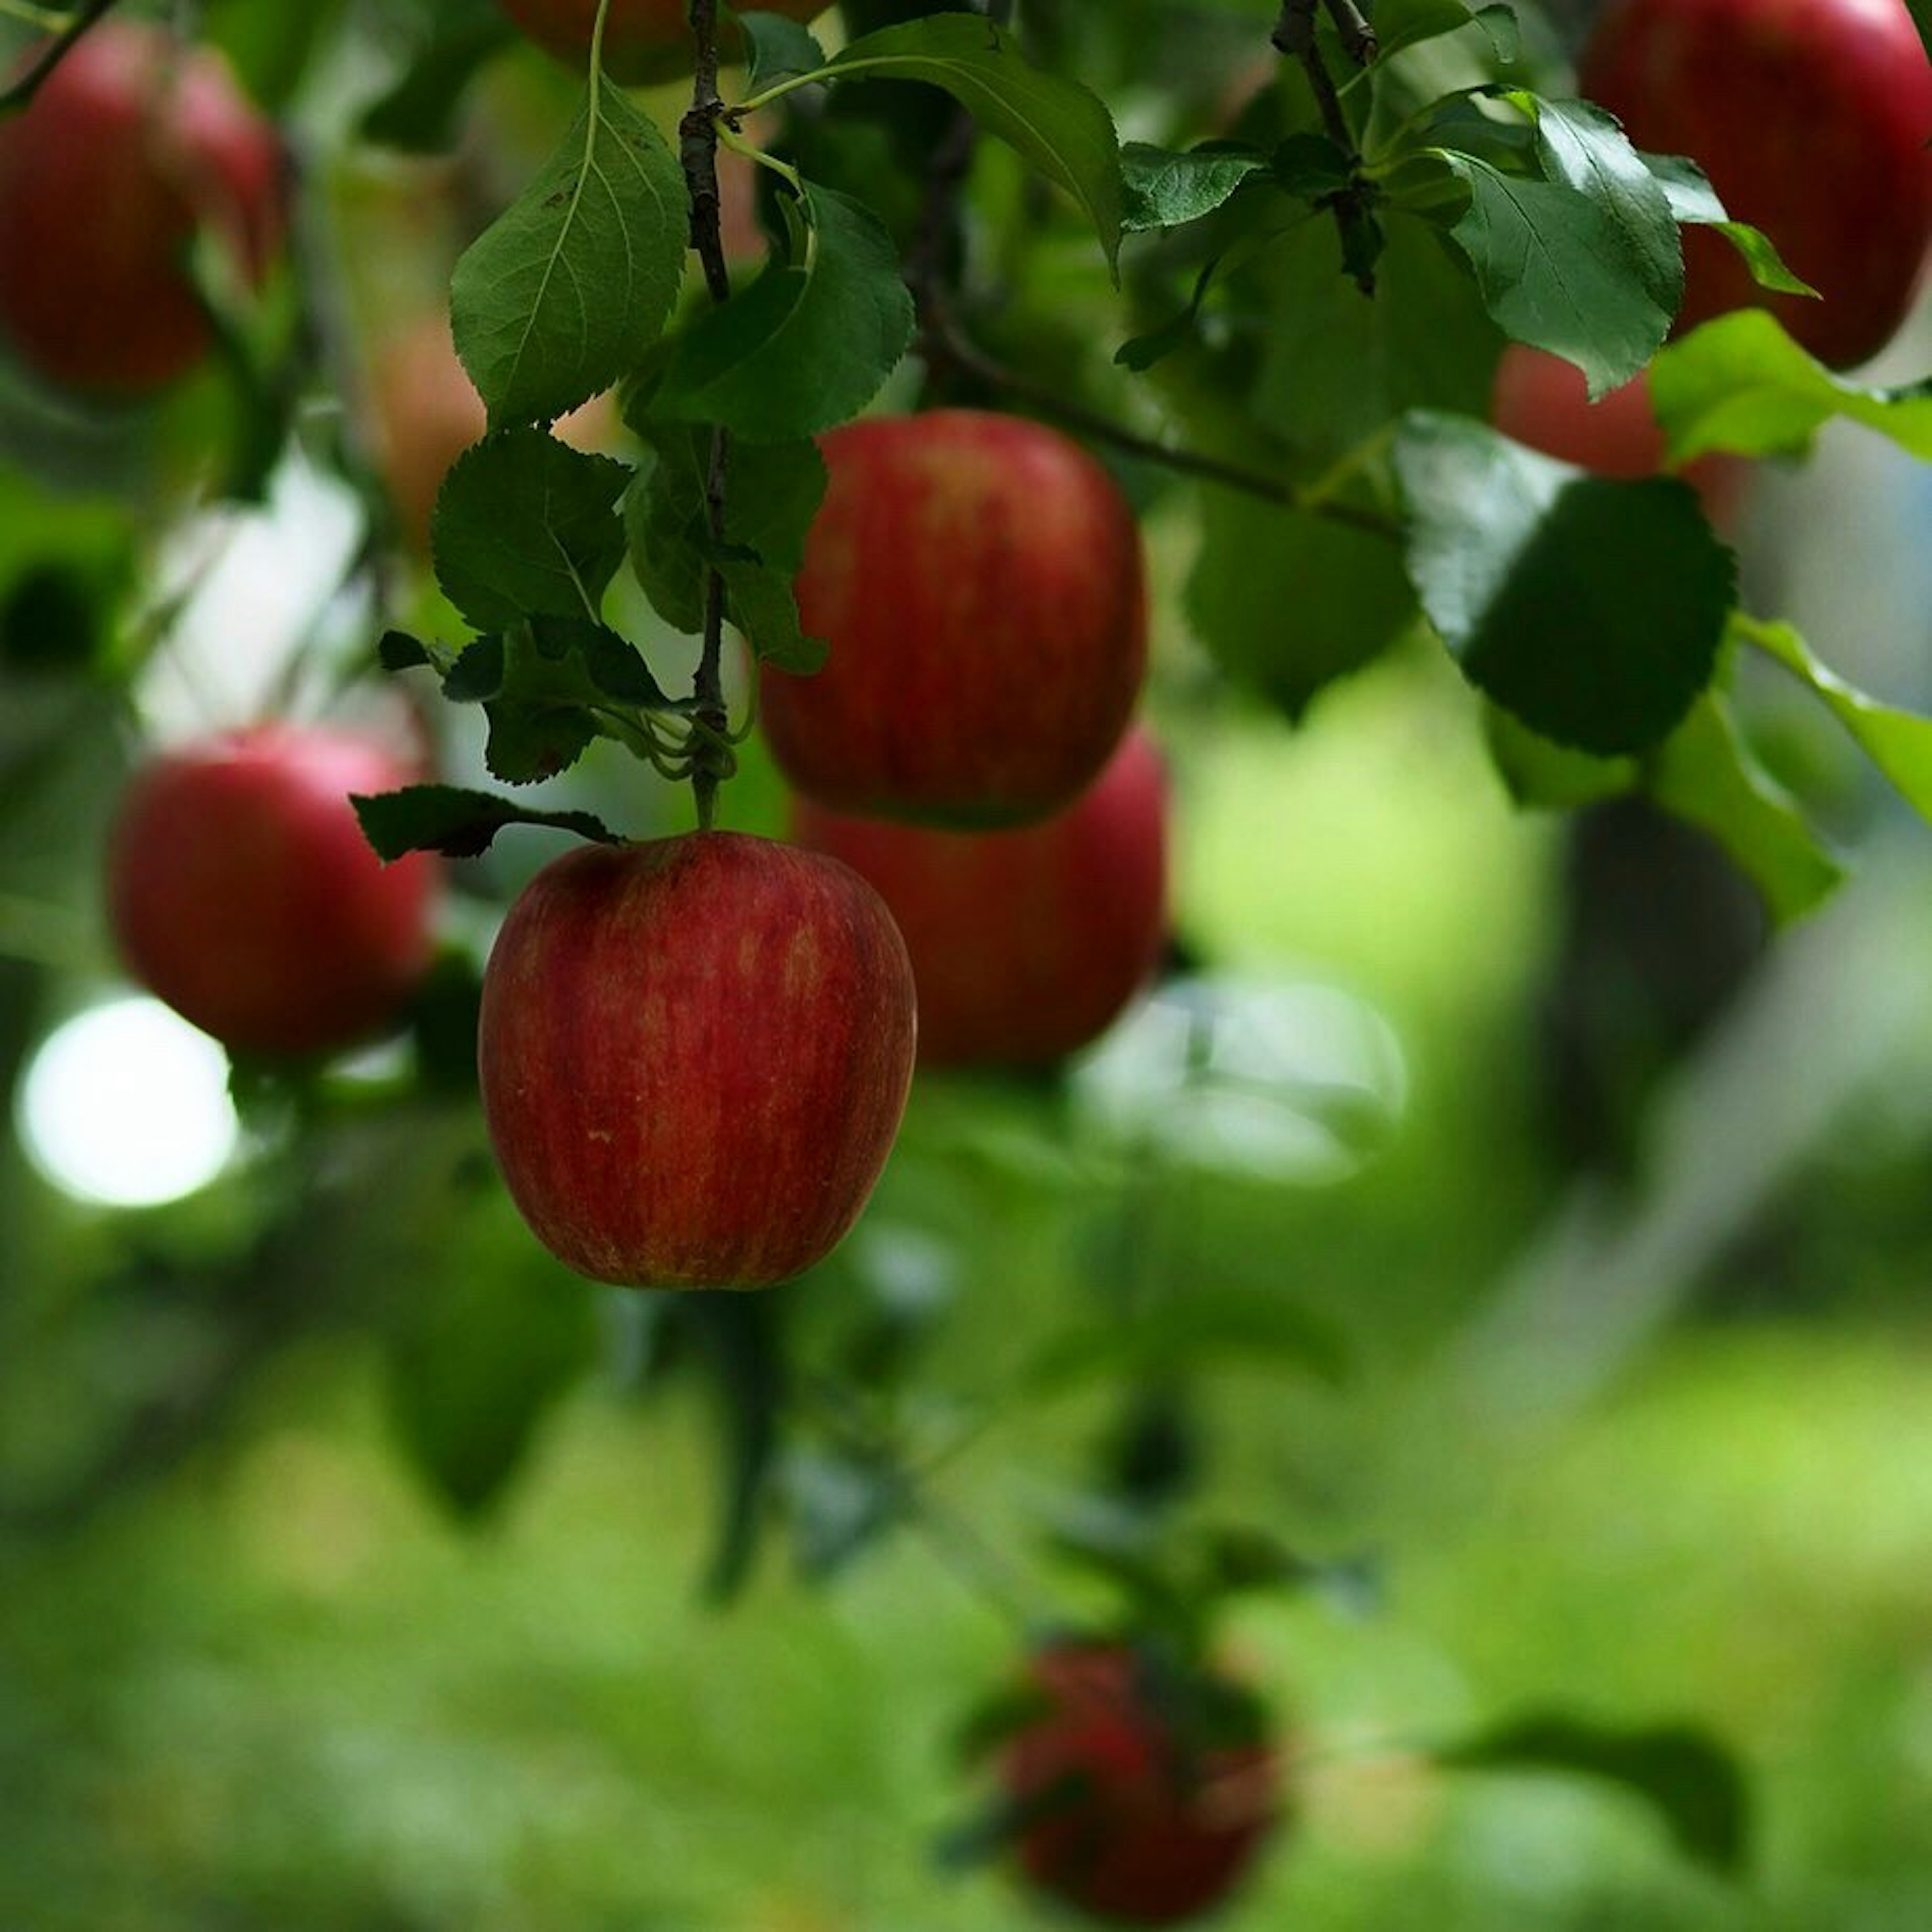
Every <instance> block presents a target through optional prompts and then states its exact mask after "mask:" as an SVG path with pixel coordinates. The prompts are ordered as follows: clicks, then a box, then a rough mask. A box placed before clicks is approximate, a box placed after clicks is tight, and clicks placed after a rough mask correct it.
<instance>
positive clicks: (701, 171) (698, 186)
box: [678, 0, 731, 830]
mask: <svg viewBox="0 0 1932 1932" xmlns="http://www.w3.org/2000/svg"><path fill="white" fill-rule="evenodd" d="M691 33H692V34H693V35H694V37H695V38H696V40H697V74H696V76H695V77H694V80H693V81H692V83H691V108H690V111H689V112H688V113H687V114H686V115H685V117H684V118H683V120H682V121H681V122H680V123H679V127H678V152H679V157H680V159H681V160H682V162H683V163H684V178H685V185H686V187H688V190H689V192H690V195H691V246H692V248H694V249H695V250H696V251H697V259H698V261H699V262H700V264H701V265H702V266H703V270H704V286H705V287H706V289H707V290H709V291H710V295H711V299H712V301H713V302H727V301H728V300H729V299H730V294H731V272H730V269H729V268H728V267H727V266H726V264H725V260H724V232H723V229H722V227H721V223H720V215H719V211H720V201H719V197H718V115H720V114H721V113H723V111H724V103H723V101H721V99H720V98H718V0H691ZM730 465H731V440H730V433H729V432H728V431H726V430H725V429H724V428H722V427H719V428H714V429H713V430H712V432H711V455H710V459H709V463H707V464H706V469H705V478H704V504H705V514H706V518H707V520H708V521H709V526H710V530H711V542H712V549H713V550H714V551H715V552H721V551H722V550H723V549H724V499H725V491H726V486H727V481H728V479H729V477H730ZM723 665H724V577H723V576H722V575H721V573H720V572H719V571H718V568H717V567H716V566H715V565H713V566H712V569H711V571H710V573H709V577H708V578H707V580H706V584H705V588H704V643H703V651H702V652H701V654H700V656H699V658H698V663H697V676H696V677H695V678H694V680H693V681H692V685H691V694H692V696H693V697H694V698H695V699H696V700H697V720H696V721H697V723H698V724H700V726H701V727H704V728H703V729H702V730H699V731H697V732H696V733H694V734H693V736H692V739H691V743H692V752H691V764H692V769H691V792H692V794H693V796H694V797H695V798H696V799H697V823H698V826H699V828H700V829H701V830H708V829H709V827H710V825H711V822H712V818H713V817H714V816H715V814H716V811H717V807H718V785H719V784H720V782H721V781H722V780H723V779H724V778H726V777H727V776H728V775H730V763H731V760H730V746H729V741H730V727H731V721H730V716H729V715H728V713H727V711H726V709H725V706H724V670H723Z"/></svg>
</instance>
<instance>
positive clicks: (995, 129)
mask: <svg viewBox="0 0 1932 1932" xmlns="http://www.w3.org/2000/svg"><path fill="white" fill-rule="evenodd" d="M888 76H895V77H898V78H899V79H901V80H922V81H926V82H929V83H930V84H931V85H932V86H935V87H940V88H944V89H945V90H946V92H947V93H949V94H950V95H952V96H953V98H954V99H955V100H956V101H959V103H960V104H962V106H963V107H965V108H966V109H967V110H968V112H970V113H971V115H973V117H974V119H975V120H976V121H978V122H979V124H980V126H981V127H983V129H984V130H986V132H987V133H989V134H991V135H993V136H995V138H996V139H1000V140H1002V141H1004V142H1007V143H1008V144H1009V145H1011V146H1012V147H1013V148H1017V149H1018V150H1019V152H1020V153H1021V154H1023V155H1025V157H1026V158H1027V160H1029V161H1031V163H1033V165H1034V166H1035V167H1037V169H1040V172H1041V173H1043V175H1046V177H1047V178H1048V179H1049V181H1057V182H1058V184H1060V186H1061V187H1064V189H1065V190H1067V193H1069V194H1070V195H1071V196H1073V199H1074V200H1075V202H1076V203H1078V205H1079V207H1080V208H1081V209H1082V211H1083V212H1084V213H1085V214H1086V216H1087V218H1088V220H1090V221H1091V223H1093V224H1094V233H1096V234H1097V236H1099V237H1100V246H1101V247H1102V248H1103V249H1104V250H1105V251H1106V257H1107V262H1108V266H1109V267H1110V268H1112V267H1113V266H1115V263H1116V262H1117V260H1118V257H1119V254H1120V249H1121V208H1122V200H1123V196H1122V190H1121V151H1120V142H1119V139H1118V136H1116V135H1115V132H1114V122H1113V117H1112V115H1109V113H1108V112H1107V109H1106V104H1105V103H1104V102H1103V101H1102V100H1101V99H1100V96H1099V95H1097V94H1094V93H1093V92H1091V91H1090V90H1089V89H1087V88H1085V87H1082V86H1080V85H1079V83H1077V82H1075V81H1070V80H1062V79H1061V78H1060V77H1058V76H1057V75H1055V74H1046V73H1043V72H1042V71H1040V69H1039V68H1034V67H1030V66H1029V65H1028V64H1027V62H1025V59H1023V58H1022V56H1021V54H1020V51H1019V41H1018V40H1016V38H1015V37H1014V36H1013V34H1010V32H1008V31H1007V30H1006V29H1005V28H1003V27H998V26H995V25H994V24H993V23H992V22H991V21H990V20H986V19H985V18H983V17H981V16H980V15H977V14H967V13H935V14H932V15H929V16H928V17H926V19H924V20H909V21H907V22H906V23H904V25H902V26H895V27H886V28H881V29H880V31H878V32H877V33H874V34H865V35H864V36H863V37H862V38H860V39H859V40H854V41H853V43H851V45H850V46H848V47H847V48H846V49H845V50H844V52H842V53H841V54H839V55H838V56H837V57H836V58H834V59H833V61H832V62H831V64H830V65H829V68H827V70H826V77H827V78H828V79H829V80H843V79H853V80H857V79H861V78H863V79H866V80H873V79H880V78H883V77H888Z"/></svg>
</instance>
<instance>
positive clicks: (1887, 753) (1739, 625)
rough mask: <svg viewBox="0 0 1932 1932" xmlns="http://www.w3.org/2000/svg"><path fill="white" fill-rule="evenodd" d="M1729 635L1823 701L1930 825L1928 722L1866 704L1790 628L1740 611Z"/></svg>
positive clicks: (1931, 739) (1931, 731)
mask: <svg viewBox="0 0 1932 1932" xmlns="http://www.w3.org/2000/svg"><path fill="white" fill-rule="evenodd" d="M1731 630H1732V634H1733V637H1736V640H1738V642H1739V643H1745V644H1749V645H1751V646H1754V648H1755V649H1758V650H1761V651H1763V652H1764V653H1765V654H1766V655H1767V656H1769V657H1771V658H1775V659H1776V660H1777V661H1778V663H1780V664H1782V665H1784V667H1785V669H1786V670H1788V671H1790V673H1792V675H1793V676H1794V677H1796V678H1797V679H1799V682H1801V683H1803V684H1805V685H1807V686H1808V687H1809V688H1810V689H1811V691H1814V693H1815V694H1817V696H1818V697H1820V698H1822V699H1823V700H1824V702H1825V703H1826V704H1827V705H1828V706H1830V708H1831V709H1832V712H1833V714H1834V715H1835V716H1836V717H1837V718H1838V721H1839V723H1840V724H1842V725H1843V726H1844V727H1845V729H1846V730H1847V731H1849V733H1851V735H1852V737H1853V738H1854V739H1856V740H1857V741H1858V745H1859V746H1860V748H1861V749H1862V750H1863V751H1864V754H1865V755H1866V756H1867V757H1868V758H1870V760H1871V761H1872V763H1873V764H1875V765H1876V766H1877V767H1878V768H1879V770H1880V771H1881V772H1883V773H1884V774H1885V776H1886V778H1888V779H1890V780H1891V783H1892V784H1894V786H1895V787H1897V790H1898V791H1899V793H1900V796H1903V799H1904V800H1905V802H1906V804H1908V805H1910V806H1911V808H1912V810H1913V811H1915V812H1917V813H1918V815H1919V817H1921V818H1922V819H1924V820H1926V821H1927V823H1932V718H1921V717H1919V716H1918V715H1916V714H1915V712H1909V711H1899V710H1895V709H1893V708H1892V706H1890V705H1888V704H1881V703H1879V701H1878V700H1876V698H1873V697H1867V696H1866V695H1865V694H1864V692H1863V691H1860V690H1859V689H1858V688H1857V686H1856V685H1852V684H1849V683H1847V682H1846V680H1845V679H1843V678H1842V677H1841V676H1839V675H1838V673H1837V672H1835V671H1834V670H1829V669H1828V668H1827V667H1826V666H1825V665H1823V664H1820V662H1819V661H1818V660H1817V658H1815V657H1814V656H1813V655H1812V654H1811V647H1810V646H1808V644H1807V643H1805V640H1804V639H1803V637H1801V636H1800V635H1799V634H1798V632H1797V631H1796V630H1795V629H1794V628H1793V627H1792V626H1791V625H1789V624H1785V623H1774V622H1766V620H1765V619H1762V618H1758V617H1751V616H1746V615H1745V613H1744V612H1742V610H1740V611H1736V612H1734V613H1733V615H1732V619H1731Z"/></svg>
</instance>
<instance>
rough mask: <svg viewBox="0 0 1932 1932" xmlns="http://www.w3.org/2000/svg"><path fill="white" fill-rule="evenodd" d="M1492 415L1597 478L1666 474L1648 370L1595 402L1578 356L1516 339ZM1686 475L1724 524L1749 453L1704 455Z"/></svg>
mask: <svg viewBox="0 0 1932 1932" xmlns="http://www.w3.org/2000/svg"><path fill="white" fill-rule="evenodd" d="M1490 419H1491V420H1492V421H1493V422H1494V423H1495V425H1496V428H1498V429H1499V430H1501V431H1502V433H1503V434H1504V435H1505V436H1507V437H1514V439H1515V440H1517V442H1518V443H1526V444H1527V445H1528V446H1529V448H1531V449H1538V450H1541V452H1543V454H1544V455H1546V456H1554V457H1557V458H1561V459H1562V461H1564V462H1565V463H1575V464H1576V465H1577V467H1578V468H1579V469H1587V470H1589V472H1591V474H1592V475H1596V476H1610V477H1618V478H1625V479H1634V478H1640V477H1644V476H1658V475H1663V474H1664V473H1665V472H1664V456H1665V447H1664V432H1663V431H1662V430H1661V429H1660V428H1658V422H1657V418H1656V416H1655V415H1654V414H1653V413H1652V410H1651V407H1650V384H1649V380H1647V379H1646V377H1642V376H1639V377H1637V378H1636V380H1634V381H1632V382H1628V383H1625V385H1624V386H1623V387H1622V389H1613V390H1612V391H1611V392H1610V394H1609V395H1606V396H1602V397H1599V398H1598V400H1597V401H1595V402H1594V403H1593V402H1592V401H1591V400H1590V391H1589V384H1588V383H1586V381H1585V380H1584V377H1583V371H1582V370H1580V369H1579V368H1577V365H1575V364H1574V362H1566V361H1565V359H1563V358H1562V356H1551V355H1549V354H1547V353H1545V352H1544V350H1541V349H1532V348H1530V347H1528V345H1527V344H1523V343H1520V342H1512V343H1511V344H1510V345H1509V347H1508V348H1507V349H1505V350H1504V351H1503V354H1502V361H1501V362H1499V363H1498V364H1497V365H1496V387H1495V389H1494V390H1493V392H1492V395H1491V398H1490ZM1681 473H1682V476H1683V478H1684V480H1685V482H1687V483H1688V484H1691V487H1693V488H1694V489H1695V490H1697V493H1698V495H1699V496H1700V497H1702V498H1703V502H1704V513H1705V514H1706V516H1707V517H1709V518H1710V520H1711V521H1712V523H1714V524H1715V525H1717V526H1718V527H1719V528H1720V529H1721V528H1723V527H1724V526H1726V525H1727V524H1728V523H1730V520H1731V517H1732V515H1733V512H1734V511H1736V508H1737V505H1738V500H1739V497H1740V496H1742V493H1743V490H1744V486H1745V481H1746V480H1747V478H1748V477H1749V475H1750V474H1751V466H1750V464H1749V463H1747V462H1745V460H1743V458H1741V457H1735V456H1700V457H1699V458H1697V460H1696V461H1695V462H1694V463H1689V464H1687V465H1686V466H1685V469H1683V470H1682V472H1681Z"/></svg>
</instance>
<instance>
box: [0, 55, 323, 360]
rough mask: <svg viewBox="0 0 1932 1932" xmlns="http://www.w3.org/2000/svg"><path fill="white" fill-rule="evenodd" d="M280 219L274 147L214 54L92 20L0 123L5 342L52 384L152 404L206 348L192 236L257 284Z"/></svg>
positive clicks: (277, 238)
mask: <svg viewBox="0 0 1932 1932" xmlns="http://www.w3.org/2000/svg"><path fill="white" fill-rule="evenodd" d="M204 226H205V227H208V228H211V229H215V230H217V232H218V233H220V236H222V238H223V241H224V242H225V243H226V245H227V246H228V248H229V249H230V251H232V252H233V255H234V257H235V258H236V260H237V261H238V262H239V264H240V266H241V267H242V270H243V272H245V274H246V275H247V276H248V278H250V279H251V281H254V282H257V283H259V282H260V281H261V280H262V279H263V277H264V276H265V275H266V273H267V272H268V269H269V264H270V263H271V261H272V259H273V257H274V256H275V252H276V250H277V248H278V246H279V245H280V242H281V236H282V232H283V226H284V204H283V153H282V148H281V142H280V141H279V140H278V138H277V136H276V133H275V129H274V127H272V125H271V124H270V123H269V121H266V120H265V119H264V118H263V117H262V116H261V115H259V114H258V113H257V112H256V111H255V110H254V108H253V107H251V106H250V105H249V104H248V102H247V101H245V99H244V98H242V95H241V93H240V92H239V90H238V89H237V88H236V84H235V83H234V81H233V78H232V77H230V74H229V70H228V68H227V67H226V65H225V63H224V62H223V61H222V60H221V58H220V56H219V55H216V54H214V52H211V51H209V50H208V49H206V48H198V47H188V48H182V49H176V48H175V45H174V43H172V41H171V40H169V37H167V36H166V35H165V34H162V33H160V32H159V31H156V30H155V29H154V28H148V27H144V26H136V25H135V24H133V23H131V22H125V21H121V20H105V21H103V22H102V23H101V24H100V25H99V26H96V27H94V28H92V29H90V30H89V32H88V33H87V34H86V35H84V36H83V38H82V39H81V40H80V42H79V43H77V45H76V46H75V47H74V50H73V52H71V53H70V54H68V55H67V56H66V58H65V59H63V60H62V62H61V63H60V65H58V67H57V68H55V70H54V71H53V72H52V74H50V75H49V77H47V79H46V81H45V82H44V83H42V85H41V87H40V92H38V93H37V95H35V96H34V102H33V104H32V106H31V107H29V108H28V110H26V113H24V114H22V115H19V116H17V117H16V118H13V119H11V120H10V121H0V333H4V334H5V335H6V336H7V338H8V339H9V340H10V342H11V343H12V345H13V349H14V351H15V353H17V355H18V356H19V357H20V360H21V361H22V362H23V363H24V364H25V365H26V366H27V367H28V368H31V369H32V370H34V371H35V372H36V373H37V374H40V376H42V377H45V378H46V379H47V380H49V381H51V382H53V383H58V384H62V385H64V386H67V387H69V388H71V389H77V390H82V391H88V392H98V393H100V394H102V395H110V396H118V397H122V398H133V397H136V396H141V395H148V394H151V393H152V392H154V391H155V390H157V389H162V388H163V387H165V386H166V385H167V384H168V383H172V382H173V381H175V380H176V379H177V378H178V377H181V376H184V375H185V374H187V373H188V372H189V371H190V370H192V369H193V368H195V367H196V365H198V364H199V362H201V361H202V359H203V358H204V357H205V356H206V355H207V353H208V350H209V348H210V347H211V343H212V337H211V333H210V331H209V329H208V322H207V319H206V317H205V316H204V314H203V313H202V309H201V307H200V305H199V302H197V300H196V294H195V290H194V287H193V283H192V281H191V280H190V276H189V274H188V272H187V268H186V266H185V263H186V260H187V252H188V250H189V248H190V245H191V243H192V242H193V239H194V236H195V234H196V231H197V229H200V228H202V227H204Z"/></svg>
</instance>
